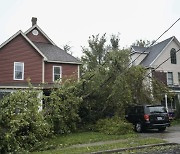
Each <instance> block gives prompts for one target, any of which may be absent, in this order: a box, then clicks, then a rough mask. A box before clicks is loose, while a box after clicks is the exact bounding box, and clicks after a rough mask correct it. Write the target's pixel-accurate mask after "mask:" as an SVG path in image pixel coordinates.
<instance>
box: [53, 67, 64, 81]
mask: <svg viewBox="0 0 180 154" xmlns="http://www.w3.org/2000/svg"><path fill="white" fill-rule="evenodd" d="M55 67H59V68H60V81H61V79H62V66H53V82H55V81H56V80H54V68H55Z"/></svg>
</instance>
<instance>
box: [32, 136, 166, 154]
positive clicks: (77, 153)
mask: <svg viewBox="0 0 180 154" xmlns="http://www.w3.org/2000/svg"><path fill="white" fill-rule="evenodd" d="M164 142H165V141H162V140H161V139H156V138H148V139H147V138H146V139H142V138H130V139H126V140H124V141H123V140H122V141H118V142H117V143H111V144H102V145H94V146H90V145H89V146H85V147H69V148H57V149H55V150H49V151H42V152H36V153H34V154H64V153H67V154H81V153H89V152H97V151H103V150H111V149H119V148H128V147H136V146H140V145H148V144H156V143H164Z"/></svg>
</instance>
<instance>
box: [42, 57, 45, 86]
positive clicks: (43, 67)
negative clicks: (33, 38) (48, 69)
mask: <svg viewBox="0 0 180 154" xmlns="http://www.w3.org/2000/svg"><path fill="white" fill-rule="evenodd" d="M44 73H45V71H44V58H43V60H42V83H44Z"/></svg>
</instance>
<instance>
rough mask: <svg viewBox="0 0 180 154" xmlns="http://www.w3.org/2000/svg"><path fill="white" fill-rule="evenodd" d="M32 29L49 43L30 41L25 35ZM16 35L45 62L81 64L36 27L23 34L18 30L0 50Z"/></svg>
mask: <svg viewBox="0 0 180 154" xmlns="http://www.w3.org/2000/svg"><path fill="white" fill-rule="evenodd" d="M34 28H37V29H38V30H39V31H40V32H41V33H42V34H43V35H44V36H45V37H46V38H47V39H48V40H49V41H50V43H51V44H50V43H38V42H33V41H31V40H30V39H29V38H28V37H27V36H26V35H27V34H28V33H29V32H30V31H32V30H33V29H34ZM18 35H22V36H23V37H24V39H25V40H26V41H27V42H28V43H29V44H30V45H31V46H32V47H33V48H34V49H35V50H36V51H37V52H38V53H39V54H40V55H41V56H42V57H43V58H44V60H45V61H47V62H55V63H69V64H81V62H80V61H79V60H78V59H77V58H75V57H73V56H72V55H70V54H68V53H67V52H66V51H64V50H62V49H61V48H59V47H58V46H56V45H55V43H54V42H53V41H52V40H51V39H50V38H49V37H48V36H47V35H46V34H45V33H44V32H43V31H42V30H41V28H40V27H39V26H38V25H36V24H35V25H34V26H32V27H31V28H29V29H28V30H27V31H26V32H25V33H23V32H22V31H21V30H19V31H18V32H17V33H15V34H14V35H13V36H11V37H10V38H9V39H8V40H6V41H5V42H4V43H2V44H1V45H0V48H2V47H3V46H5V45H6V44H8V43H9V42H10V41H11V40H13V39H14V38H15V37H17V36H18Z"/></svg>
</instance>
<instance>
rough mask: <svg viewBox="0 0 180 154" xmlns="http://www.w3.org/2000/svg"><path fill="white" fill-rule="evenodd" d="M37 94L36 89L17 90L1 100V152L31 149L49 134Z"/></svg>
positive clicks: (17, 151)
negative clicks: (40, 110)
mask: <svg viewBox="0 0 180 154" xmlns="http://www.w3.org/2000/svg"><path fill="white" fill-rule="evenodd" d="M37 95H38V92H37V91H34V90H31V91H30V90H26V91H17V92H14V93H12V94H11V95H9V96H6V97H4V98H3V99H2V100H1V101H0V145H1V146H0V153H11V152H13V153H19V152H20V151H21V152H22V151H24V150H25V151H26V150H27V151H31V150H33V149H34V148H35V147H36V146H39V145H40V144H41V141H42V140H43V139H44V137H47V136H48V134H49V132H50V127H49V125H48V123H46V122H45V120H44V118H43V115H42V114H41V112H39V111H38V110H39V108H38V107H39V105H40V99H39V98H38V97H37Z"/></svg>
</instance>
